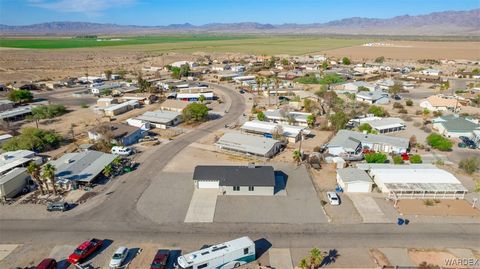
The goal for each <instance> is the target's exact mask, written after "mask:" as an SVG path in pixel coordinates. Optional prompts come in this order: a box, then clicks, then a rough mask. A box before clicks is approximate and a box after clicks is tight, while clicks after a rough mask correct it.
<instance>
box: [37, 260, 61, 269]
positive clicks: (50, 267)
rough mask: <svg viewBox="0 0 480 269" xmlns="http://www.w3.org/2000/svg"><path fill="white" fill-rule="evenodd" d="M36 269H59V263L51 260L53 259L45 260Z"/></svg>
mask: <svg viewBox="0 0 480 269" xmlns="http://www.w3.org/2000/svg"><path fill="white" fill-rule="evenodd" d="M35 268H36V269H56V268H57V261H56V260H55V259H51V258H48V259H44V260H43V261H41V262H40V263H39V264H38V265H37V267H35Z"/></svg>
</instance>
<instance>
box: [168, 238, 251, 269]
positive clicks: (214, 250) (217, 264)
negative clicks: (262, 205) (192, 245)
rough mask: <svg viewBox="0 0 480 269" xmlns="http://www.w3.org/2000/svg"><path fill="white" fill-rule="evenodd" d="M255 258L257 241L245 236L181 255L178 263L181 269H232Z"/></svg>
mask: <svg viewBox="0 0 480 269" xmlns="http://www.w3.org/2000/svg"><path fill="white" fill-rule="evenodd" d="M255 259H256V256H255V243H254V242H253V241H252V239H250V238H248V237H246V236H245V237H241V238H238V239H235V240H232V241H228V242H225V243H222V244H218V245H214V246H211V247H209V248H205V249H201V250H198V251H195V252H192V253H188V254H186V255H183V256H180V257H178V258H177V264H178V268H181V269H217V268H219V269H231V268H237V267H239V266H241V265H243V264H247V263H249V262H253V261H254V260H255Z"/></svg>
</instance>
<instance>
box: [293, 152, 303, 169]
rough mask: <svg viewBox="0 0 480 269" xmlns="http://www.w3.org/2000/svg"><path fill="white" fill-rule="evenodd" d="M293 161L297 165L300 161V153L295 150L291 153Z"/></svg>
mask: <svg viewBox="0 0 480 269" xmlns="http://www.w3.org/2000/svg"><path fill="white" fill-rule="evenodd" d="M293 160H294V161H295V162H296V163H297V165H298V164H300V162H301V161H302V153H301V152H300V150H298V149H296V150H294V151H293Z"/></svg>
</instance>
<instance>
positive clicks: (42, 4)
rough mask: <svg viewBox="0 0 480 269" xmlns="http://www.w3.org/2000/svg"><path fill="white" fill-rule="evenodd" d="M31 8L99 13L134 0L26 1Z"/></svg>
mask: <svg viewBox="0 0 480 269" xmlns="http://www.w3.org/2000/svg"><path fill="white" fill-rule="evenodd" d="M28 2H29V4H30V5H31V6H35V7H39V8H44V9H50V10H55V11H58V12H75V13H85V12H99V11H102V10H107V9H110V8H113V7H118V6H122V5H128V4H132V3H134V2H136V0H53V1H49V0H28Z"/></svg>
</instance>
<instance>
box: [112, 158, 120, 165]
mask: <svg viewBox="0 0 480 269" xmlns="http://www.w3.org/2000/svg"><path fill="white" fill-rule="evenodd" d="M112 164H113V165H114V166H119V165H120V164H122V160H120V158H118V157H117V158H115V159H113V161H112Z"/></svg>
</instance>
